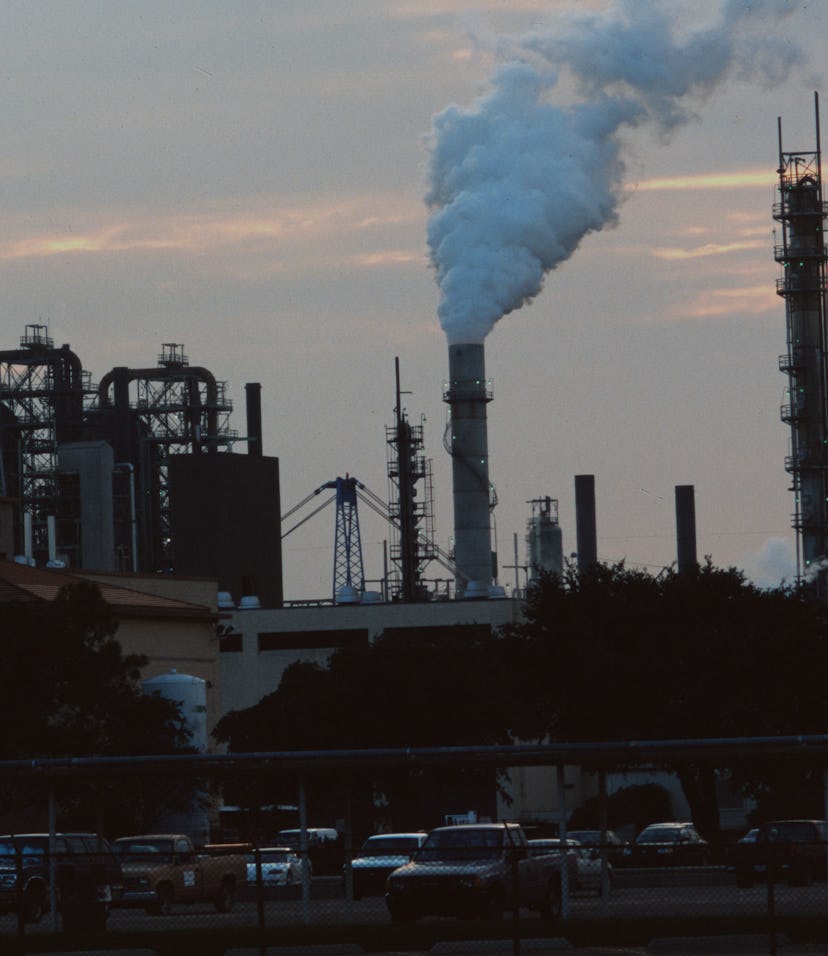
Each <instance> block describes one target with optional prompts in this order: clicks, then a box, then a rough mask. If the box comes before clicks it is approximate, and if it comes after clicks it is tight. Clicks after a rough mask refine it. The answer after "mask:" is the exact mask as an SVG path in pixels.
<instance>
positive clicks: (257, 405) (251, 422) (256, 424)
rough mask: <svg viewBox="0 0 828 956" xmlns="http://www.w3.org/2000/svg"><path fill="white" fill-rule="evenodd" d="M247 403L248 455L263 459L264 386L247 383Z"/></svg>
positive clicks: (245, 394) (245, 391)
mask: <svg viewBox="0 0 828 956" xmlns="http://www.w3.org/2000/svg"><path fill="white" fill-rule="evenodd" d="M244 396H245V399H246V403H247V454H248V455H250V456H251V457H253V458H261V457H262V386H261V384H260V383H259V382H247V384H246V385H245V386H244Z"/></svg>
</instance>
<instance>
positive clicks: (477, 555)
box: [443, 344, 493, 597]
mask: <svg viewBox="0 0 828 956" xmlns="http://www.w3.org/2000/svg"><path fill="white" fill-rule="evenodd" d="M443 398H444V400H445V401H446V402H447V403H448V405H449V406H450V409H451V421H450V426H451V442H450V445H449V449H450V452H451V473H452V480H453V489H454V563H455V565H456V566H457V580H456V582H455V584H456V588H457V594H458V596H459V597H473V596H474V597H486V595H487V593H488V588H489V585H490V584H491V583H492V578H493V568H492V563H493V562H492V537H491V530H490V529H491V525H490V509H489V446H488V436H487V424H486V405H487V404H488V403H489V402H490V401H491V398H492V396H491V393H490V391H489V390H488V389H487V388H486V360H485V353H484V350H483V345H482V344H464V345H450V346H449V382H448V387H447V388H446V389H445V392H444V395H443Z"/></svg>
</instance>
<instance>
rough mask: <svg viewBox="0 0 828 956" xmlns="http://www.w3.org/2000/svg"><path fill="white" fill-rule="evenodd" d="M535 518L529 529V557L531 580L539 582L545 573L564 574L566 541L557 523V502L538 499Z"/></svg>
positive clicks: (527, 544) (527, 536) (528, 524)
mask: <svg viewBox="0 0 828 956" xmlns="http://www.w3.org/2000/svg"><path fill="white" fill-rule="evenodd" d="M530 504H531V505H532V517H531V518H530V519H529V521H528V523H527V525H526V557H527V564H528V565H529V580H530V581H536V580H537V579H538V577H539V576H540V574H541V573H542V572H549V573H552V574H558V575H560V574H562V573H563V538H562V535H561V526H560V524H559V523H558V501H557V499H556V498H549V497H547V498H535V499H534V500H533V501H531V502H530Z"/></svg>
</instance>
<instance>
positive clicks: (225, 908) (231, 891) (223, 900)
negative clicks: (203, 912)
mask: <svg viewBox="0 0 828 956" xmlns="http://www.w3.org/2000/svg"><path fill="white" fill-rule="evenodd" d="M235 896H236V887H235V885H234V884H233V881H232V880H229V879H223V880H222V881H221V888H220V889H219V891H218V896H216V912H217V913H229V912H230V910H232V909H233V901H234V899H235Z"/></svg>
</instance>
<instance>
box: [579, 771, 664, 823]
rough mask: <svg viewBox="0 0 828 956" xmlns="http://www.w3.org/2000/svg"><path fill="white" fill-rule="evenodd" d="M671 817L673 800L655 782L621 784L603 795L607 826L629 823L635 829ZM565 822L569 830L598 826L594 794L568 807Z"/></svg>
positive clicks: (599, 820) (599, 814) (597, 812)
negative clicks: (605, 801)
mask: <svg viewBox="0 0 828 956" xmlns="http://www.w3.org/2000/svg"><path fill="white" fill-rule="evenodd" d="M672 819H673V804H672V799H671V797H670V793H669V791H668V790H665V788H664V787H662V786H659V784H657V783H641V784H633V785H632V786H630V787H621V788H620V789H619V790H616V791H614V792H613V793H611V794H609V795H608V797H607V829H608V830H619V829H621V828H622V827H625V826H628V825H629V826H631V827H632V829H633V830H634V832H635V833H638V832H639V830H642V829H643V828H644V827H645V826H647V824H649V823H656V822H658V821H659V820H672ZM567 826H568V827H569V829H571V830H593V829H598V828H599V827H600V826H601V810H600V803H599V799H598V797H590V798H589V799H588V800H585V801H584V802H583V803H582V804H581V805H580V807H576V808H575V809H574V810H573V811H572V815H571V816H570V818H569V821H568V824H567Z"/></svg>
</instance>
